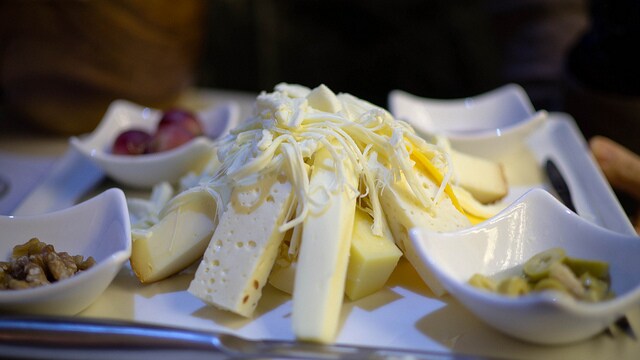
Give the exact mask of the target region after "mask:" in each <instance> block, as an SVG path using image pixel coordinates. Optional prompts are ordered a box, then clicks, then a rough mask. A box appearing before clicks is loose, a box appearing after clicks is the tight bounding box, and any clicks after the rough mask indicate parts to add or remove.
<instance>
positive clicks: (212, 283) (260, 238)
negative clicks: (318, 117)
mask: <svg viewBox="0 0 640 360" xmlns="http://www.w3.org/2000/svg"><path fill="white" fill-rule="evenodd" d="M292 194H293V192H292V188H291V183H289V181H287V179H286V177H284V176H283V175H282V174H271V176H267V177H265V178H262V179H261V181H259V182H258V183H256V184H253V185H246V186H238V187H236V188H235V189H234V190H233V192H232V194H231V201H230V203H229V205H228V206H227V209H226V211H225V212H224V214H223V215H222V217H221V218H220V223H219V224H218V227H217V228H216V230H215V232H214V234H213V237H212V238H211V241H210V243H209V246H208V247H207V249H206V251H205V253H204V258H203V259H202V261H201V262H200V265H199V266H198V270H197V271H196V274H195V277H194V279H193V281H192V282H191V284H190V285H189V289H188V291H189V292H190V293H191V294H193V295H195V296H197V297H198V298H200V299H202V300H203V301H205V302H207V303H209V304H212V305H214V306H216V307H218V308H221V309H224V310H229V311H232V312H234V313H236V314H239V315H242V316H246V317H249V316H251V315H252V313H253V311H254V310H255V307H256V305H257V304H258V301H259V300H260V297H261V296H262V288H263V287H264V285H265V284H266V282H267V278H268V276H269V272H270V271H271V268H272V267H273V263H274V261H275V259H276V255H277V253H278V248H279V246H280V242H281V241H282V239H283V237H284V233H283V232H281V231H280V230H279V229H278V226H279V225H280V224H281V223H282V222H283V221H284V219H285V216H286V215H287V212H288V210H289V208H290V205H291V199H292Z"/></svg>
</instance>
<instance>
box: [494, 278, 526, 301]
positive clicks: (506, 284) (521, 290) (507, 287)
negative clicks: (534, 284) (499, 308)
mask: <svg viewBox="0 0 640 360" xmlns="http://www.w3.org/2000/svg"><path fill="white" fill-rule="evenodd" d="M529 291H531V287H530V286H529V283H528V282H527V280H525V279H523V278H521V277H519V276H512V277H509V278H506V279H504V280H502V281H500V283H499V284H498V292H499V293H500V294H503V295H507V296H514V297H515V296H521V295H526V294H528V293H529Z"/></svg>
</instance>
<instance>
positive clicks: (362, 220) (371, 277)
mask: <svg viewBox="0 0 640 360" xmlns="http://www.w3.org/2000/svg"><path fill="white" fill-rule="evenodd" d="M372 225H373V218H371V216H370V215H369V214H367V213H366V212H364V211H363V210H361V209H357V210H356V216H355V221H354V225H353V236H352V238H351V250H350V255H349V267H348V269H347V283H346V287H345V294H346V295H347V297H349V299H351V300H358V299H360V298H363V297H365V296H368V295H371V294H373V293H375V292H376V291H378V290H380V289H382V287H384V284H386V283H387V280H388V279H389V276H390V275H391V273H392V272H393V270H394V269H395V268H396V265H397V264H398V260H399V259H400V257H401V256H402V252H401V251H400V249H398V247H397V246H396V244H395V243H394V240H393V236H392V235H391V231H390V230H389V227H388V225H387V223H386V221H384V226H383V236H376V235H374V234H373V231H372V230H371V226H372Z"/></svg>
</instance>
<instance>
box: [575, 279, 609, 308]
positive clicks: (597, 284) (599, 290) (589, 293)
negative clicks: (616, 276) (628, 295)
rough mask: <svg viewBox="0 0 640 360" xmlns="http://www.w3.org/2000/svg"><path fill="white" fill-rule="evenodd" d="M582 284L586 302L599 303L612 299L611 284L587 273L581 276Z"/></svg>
mask: <svg viewBox="0 0 640 360" xmlns="http://www.w3.org/2000/svg"><path fill="white" fill-rule="evenodd" d="M580 282H581V283H582V286H584V288H585V290H586V291H585V294H584V297H583V298H584V300H587V301H592V302H598V301H602V300H605V299H608V298H609V297H611V293H610V292H609V283H608V282H606V281H603V280H601V279H599V278H598V277H596V276H593V275H591V274H590V273H588V272H586V273H584V274H582V275H581V276H580Z"/></svg>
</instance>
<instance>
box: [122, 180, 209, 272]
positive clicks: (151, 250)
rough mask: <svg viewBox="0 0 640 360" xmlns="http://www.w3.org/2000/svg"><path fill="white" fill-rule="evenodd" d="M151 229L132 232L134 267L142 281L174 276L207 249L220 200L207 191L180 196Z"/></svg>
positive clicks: (132, 264) (132, 266)
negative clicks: (217, 202)
mask: <svg viewBox="0 0 640 360" xmlns="http://www.w3.org/2000/svg"><path fill="white" fill-rule="evenodd" d="M168 205H169V206H171V210H169V211H168V212H167V213H166V214H163V217H162V218H161V219H160V221H159V222H158V223H157V224H155V225H153V226H152V227H151V228H149V229H144V230H134V231H132V234H131V237H132V247H131V258H130V262H131V268H132V269H133V271H134V272H135V274H136V276H137V277H138V279H140V281H141V282H145V283H148V282H153V281H158V280H161V279H164V278H166V277H168V276H171V275H173V274H175V273H177V272H179V271H181V270H182V269H184V268H186V267H187V266H189V265H191V264H192V263H193V262H194V261H196V260H198V259H199V258H200V257H201V256H202V253H203V252H204V250H205V248H206V247H207V244H208V243H209V240H210V239H211V235H212V234H213V230H214V228H215V222H214V221H215V218H216V201H215V199H214V198H213V197H211V195H209V194H208V193H207V192H204V191H195V192H187V193H183V194H180V195H178V196H177V197H176V198H175V199H174V200H172V201H171V202H170V203H169V204H168Z"/></svg>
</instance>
